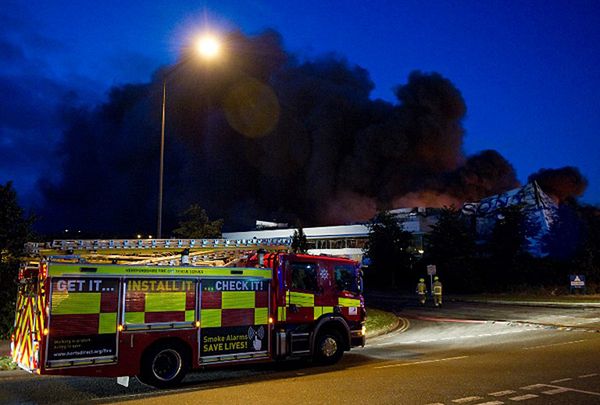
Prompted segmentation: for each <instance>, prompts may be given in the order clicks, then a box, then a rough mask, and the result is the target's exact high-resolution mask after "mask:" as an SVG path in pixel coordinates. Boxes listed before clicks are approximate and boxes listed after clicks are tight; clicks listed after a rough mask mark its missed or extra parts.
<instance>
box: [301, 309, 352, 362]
mask: <svg viewBox="0 0 600 405" xmlns="http://www.w3.org/2000/svg"><path fill="white" fill-rule="evenodd" d="M326 331H334V332H336V333H337V334H338V335H339V336H340V337H341V338H342V343H343V347H342V348H343V350H344V351H348V350H350V327H349V326H348V323H347V322H346V320H345V319H344V318H342V317H341V316H325V317H322V318H321V319H319V321H318V322H317V324H316V325H315V329H314V333H313V335H312V337H311V342H310V351H311V353H314V350H315V342H316V340H317V336H319V334H320V333H323V332H326Z"/></svg>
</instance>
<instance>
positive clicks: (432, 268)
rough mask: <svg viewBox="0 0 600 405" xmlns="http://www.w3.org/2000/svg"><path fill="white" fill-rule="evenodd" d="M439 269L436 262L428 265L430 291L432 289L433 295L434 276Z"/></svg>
mask: <svg viewBox="0 0 600 405" xmlns="http://www.w3.org/2000/svg"><path fill="white" fill-rule="evenodd" d="M436 272H437V269H436V267H435V264H428V265H427V274H429V291H431V295H432V296H433V276H434V275H435V274H436Z"/></svg>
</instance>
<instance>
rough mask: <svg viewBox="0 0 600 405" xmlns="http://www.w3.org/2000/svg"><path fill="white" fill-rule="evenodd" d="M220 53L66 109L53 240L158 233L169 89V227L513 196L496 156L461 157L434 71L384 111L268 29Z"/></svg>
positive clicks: (365, 84)
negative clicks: (195, 217)
mask: <svg viewBox="0 0 600 405" xmlns="http://www.w3.org/2000/svg"><path fill="white" fill-rule="evenodd" d="M226 48H227V55H226V57H224V58H223V60H222V61H221V62H216V63H210V64H208V63H206V64H200V63H197V62H194V61H193V58H192V57H191V56H190V55H185V53H184V55H183V56H182V59H181V62H180V63H179V64H178V65H177V66H175V67H170V68H169V69H166V68H165V69H161V70H159V71H158V72H157V73H156V75H155V77H154V78H153V80H152V81H151V82H150V83H148V84H140V85H127V86H122V87H118V88H114V89H113V90H112V91H111V93H110V96H109V99H108V101H107V102H106V103H105V104H103V105H99V106H97V107H95V108H90V109H69V108H65V114H64V115H65V119H66V124H67V130H66V131H65V133H64V142H63V145H62V149H61V154H62V156H63V157H64V160H63V164H62V167H61V168H60V169H59V170H60V171H61V172H62V181H61V182H60V183H58V184H55V183H50V182H49V181H46V182H44V183H43V190H44V195H45V197H46V201H47V205H46V206H47V210H45V211H44V212H43V213H42V215H43V217H44V218H43V221H44V223H45V224H46V227H47V228H48V229H64V228H62V227H66V226H68V227H70V228H75V229H82V230H84V231H90V232H93V233H94V234H96V235H101V234H108V235H116V234H121V235H125V236H130V235H131V234H133V233H134V232H135V233H145V234H147V233H152V232H153V230H154V229H155V224H156V207H157V193H158V191H157V190H158V158H159V142H160V117H161V114H160V111H161V110H160V108H161V97H162V84H163V80H166V88H167V104H166V109H167V114H166V117H167V121H166V155H165V191H164V208H163V209H164V218H165V219H164V226H163V228H164V229H166V230H170V229H173V227H174V226H175V219H176V215H177V213H179V212H181V211H183V210H184V209H185V208H187V207H188V206H189V205H191V204H193V203H195V204H199V205H200V206H202V207H204V208H206V210H207V212H208V213H209V215H210V216H211V218H224V219H225V227H226V228H229V229H237V230H239V229H244V228H247V227H249V226H252V225H253V223H254V220H255V219H266V220H273V219H275V220H277V221H279V222H282V221H288V222H290V223H295V220H296V219H299V220H301V221H302V223H303V224H304V225H305V226H310V225H321V224H322V225H325V224H335V223H346V222H354V221H359V220H367V219H369V218H370V217H372V216H373V215H374V213H375V211H376V210H377V209H381V208H395V207H398V206H400V205H398V204H407V205H408V204H410V205H427V206H442V205H448V204H449V203H456V204H460V203H462V202H463V201H465V200H476V199H479V198H482V197H485V196H488V195H490V194H495V193H499V192H503V191H506V190H508V189H511V188H513V187H515V186H516V185H518V183H517V181H516V178H515V173H514V170H513V168H512V166H511V165H510V164H509V163H508V162H507V161H506V160H505V159H504V158H503V157H502V156H500V155H499V154H498V153H497V152H495V151H485V152H482V153H480V154H478V155H475V156H472V157H467V156H465V155H464V153H463V150H462V145H463V135H464V129H463V126H462V120H463V118H464V116H465V113H466V106H465V102H464V100H463V98H462V95H461V93H460V91H459V90H458V89H457V88H456V87H455V86H454V85H453V84H452V83H451V82H450V81H449V80H448V79H446V78H444V77H442V76H441V75H439V74H437V73H431V74H426V73H421V72H413V73H412V74H411V75H410V76H409V77H408V82H407V83H406V84H403V85H400V86H398V87H397V89H396V96H397V99H398V103H396V104H392V103H388V102H384V101H381V100H375V101H373V100H371V99H370V98H369V95H370V92H371V90H372V89H373V83H372V81H371V80H370V78H369V74H368V72H367V71H365V70H364V69H362V68H360V67H358V66H352V65H349V64H348V63H347V62H346V61H345V60H343V59H341V58H339V57H335V56H325V57H322V58H320V59H317V60H311V61H305V62H299V61H297V60H296V59H295V58H294V57H293V56H292V55H289V54H287V53H286V52H285V51H284V50H283V48H282V45H281V38H280V37H279V35H278V34H277V33H275V32H272V31H269V32H266V33H264V34H261V35H258V36H255V37H247V36H245V35H243V34H241V33H232V34H230V35H229V37H228V41H227V47H226ZM59 227H61V228H59ZM165 234H167V232H165Z"/></svg>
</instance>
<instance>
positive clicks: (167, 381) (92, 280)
mask: <svg viewBox="0 0 600 405" xmlns="http://www.w3.org/2000/svg"><path fill="white" fill-rule="evenodd" d="M260 243H261V244H257V242H255V241H253V242H251V243H249V242H246V241H243V242H240V241H238V242H236V243H233V242H231V241H223V240H211V241H206V240H203V241H194V240H183V241H182V240H175V241H168V243H167V241H166V240H162V241H156V240H150V241H142V242H140V241H118V243H116V242H115V241H54V242H53V243H52V245H51V246H49V249H46V250H47V251H46V252H44V251H43V247H42V249H40V246H38V245H36V246H35V248H36V249H37V254H38V257H39V258H40V259H39V260H37V261H33V262H29V263H28V264H27V265H24V266H23V267H22V269H21V272H20V274H19V279H20V283H19V291H18V299H17V308H16V319H15V332H14V336H13V339H12V342H11V349H12V357H13V360H14V361H15V362H16V363H17V364H18V365H19V366H20V367H21V368H23V369H25V370H28V371H30V372H33V373H38V374H60V375H77V376H104V377H111V376H112V377H119V382H120V383H121V384H124V385H127V384H128V381H129V377H130V376H137V377H138V379H139V380H140V381H142V382H144V383H146V384H149V385H152V386H155V387H159V388H162V387H170V386H174V385H176V384H178V383H179V382H180V381H181V380H182V379H183V378H184V376H185V375H186V372H188V371H189V370H192V369H200V368H205V367H214V366H224V365H234V364H238V363H241V362H264V361H273V360H282V359H286V358H297V357H310V358H312V359H314V360H315V361H317V362H319V363H323V364H332V363H335V362H337V361H338V360H339V359H340V358H341V357H342V355H343V352H344V351H347V350H350V348H351V347H355V346H364V344H365V328H364V322H365V317H366V311H365V306H364V299H363V297H362V280H361V272H360V267H359V264H358V263H357V262H355V261H352V260H348V259H343V258H333V257H326V256H310V255H302V254H290V253H284V252H283V251H284V250H285V249H286V248H287V247H286V246H278V245H277V244H276V243H275V244H273V243H267V242H266V241H260ZM144 244H147V246H144ZM181 248H183V249H184V250H183V251H184V254H183V255H181V254H173V253H174V252H175V251H176V250H181ZM248 248H259V253H258V254H256V253H254V254H249V253H248V252H249V250H248ZM265 250H271V251H272V252H271V253H266V252H265ZM56 253H62V254H58V255H57V254H56ZM65 253H67V254H65ZM242 253H243V254H242ZM216 261H219V264H225V266H215V265H214V264H215V262H216Z"/></svg>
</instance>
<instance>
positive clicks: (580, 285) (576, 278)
mask: <svg viewBox="0 0 600 405" xmlns="http://www.w3.org/2000/svg"><path fill="white" fill-rule="evenodd" d="M569 289H570V292H571V294H573V291H578V292H579V291H582V290H583V293H584V294H585V276H584V275H583V274H571V275H569Z"/></svg>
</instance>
